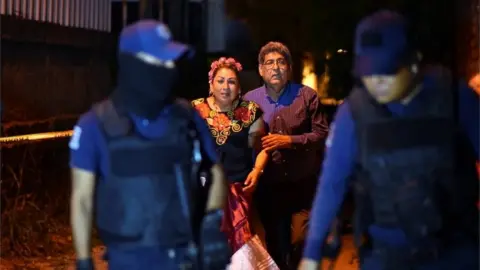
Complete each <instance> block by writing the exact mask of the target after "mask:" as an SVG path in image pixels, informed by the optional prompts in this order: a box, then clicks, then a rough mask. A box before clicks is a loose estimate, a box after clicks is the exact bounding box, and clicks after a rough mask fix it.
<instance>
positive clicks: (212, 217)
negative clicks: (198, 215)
mask: <svg viewBox="0 0 480 270" xmlns="http://www.w3.org/2000/svg"><path fill="white" fill-rule="evenodd" d="M222 219H223V211H222V210H214V211H212V212H210V213H207V215H205V217H204V218H203V221H202V230H201V243H202V256H203V258H202V259H203V269H204V270H220V269H221V270H223V269H225V268H226V266H227V265H229V264H230V257H231V256H232V253H231V250H230V247H229V245H228V239H227V237H226V235H225V234H224V233H223V232H222V231H220V226H221V225H222Z"/></svg>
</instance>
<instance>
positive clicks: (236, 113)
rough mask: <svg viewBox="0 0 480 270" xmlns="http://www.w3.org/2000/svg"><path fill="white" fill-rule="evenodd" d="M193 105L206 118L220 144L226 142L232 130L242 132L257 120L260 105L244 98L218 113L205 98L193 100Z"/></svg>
mask: <svg viewBox="0 0 480 270" xmlns="http://www.w3.org/2000/svg"><path fill="white" fill-rule="evenodd" d="M192 105H193V107H194V108H195V109H196V110H197V111H198V113H199V114H200V116H201V117H202V118H203V119H205V121H206V122H207V124H208V127H209V129H210V132H211V133H212V135H213V137H214V138H215V141H216V143H217V144H218V145H222V144H224V143H225V142H226V141H227V139H228V136H230V134H231V133H232V132H240V131H242V130H243V129H244V128H248V127H250V125H251V124H252V123H253V122H254V121H255V115H256V112H257V109H258V105H256V104H255V103H253V102H249V101H244V100H242V101H241V102H239V104H238V105H237V106H236V107H235V109H233V111H230V112H227V113H218V112H217V111H215V110H213V109H212V108H210V106H209V105H208V103H207V100H206V99H205V98H199V99H196V100H194V101H192Z"/></svg>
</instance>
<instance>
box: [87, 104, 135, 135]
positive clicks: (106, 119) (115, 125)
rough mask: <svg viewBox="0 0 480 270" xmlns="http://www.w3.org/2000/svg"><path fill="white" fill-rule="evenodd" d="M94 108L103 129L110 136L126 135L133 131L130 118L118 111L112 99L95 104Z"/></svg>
mask: <svg viewBox="0 0 480 270" xmlns="http://www.w3.org/2000/svg"><path fill="white" fill-rule="evenodd" d="M92 109H93V111H94V112H95V115H96V116H97V117H98V119H99V120H100V125H101V127H102V130H103V131H104V132H105V134H106V135H107V136H108V137H109V138H115V137H121V136H126V135H128V134H129V133H130V132H131V130H132V123H131V121H130V119H129V118H128V117H127V116H124V115H121V114H120V113H119V112H118V110H117V109H116V108H115V105H114V104H113V102H112V100H111V99H106V100H104V101H101V102H99V103H97V104H95V105H93V108H92Z"/></svg>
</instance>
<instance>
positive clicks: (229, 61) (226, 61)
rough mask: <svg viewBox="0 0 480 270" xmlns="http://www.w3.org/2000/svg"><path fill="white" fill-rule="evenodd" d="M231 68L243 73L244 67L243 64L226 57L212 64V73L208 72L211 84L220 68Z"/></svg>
mask: <svg viewBox="0 0 480 270" xmlns="http://www.w3.org/2000/svg"><path fill="white" fill-rule="evenodd" d="M225 65H227V66H229V67H232V68H234V69H236V70H237V72H240V71H242V69H243V67H242V64H240V63H239V62H237V61H236V60H235V59H233V58H231V57H230V58H226V57H220V58H219V59H218V60H216V61H213V62H212V64H211V65H210V71H209V72H208V82H209V83H211V82H212V80H213V74H214V73H215V71H216V70H217V69H218V68H219V67H220V66H225Z"/></svg>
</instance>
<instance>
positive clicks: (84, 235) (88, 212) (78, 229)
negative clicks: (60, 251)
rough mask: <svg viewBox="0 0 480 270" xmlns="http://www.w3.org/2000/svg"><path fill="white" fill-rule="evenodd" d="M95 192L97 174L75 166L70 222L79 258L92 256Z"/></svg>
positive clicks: (73, 170)
mask: <svg viewBox="0 0 480 270" xmlns="http://www.w3.org/2000/svg"><path fill="white" fill-rule="evenodd" d="M94 192H95V175H94V174H93V173H92V172H89V171H86V170H82V169H77V168H73V169H72V195H71V204H70V222H71V225H72V233H73V242H74V245H75V254H76V256H77V260H84V259H88V258H90V250H91V238H92V235H91V232H92V219H93V194H94Z"/></svg>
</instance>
